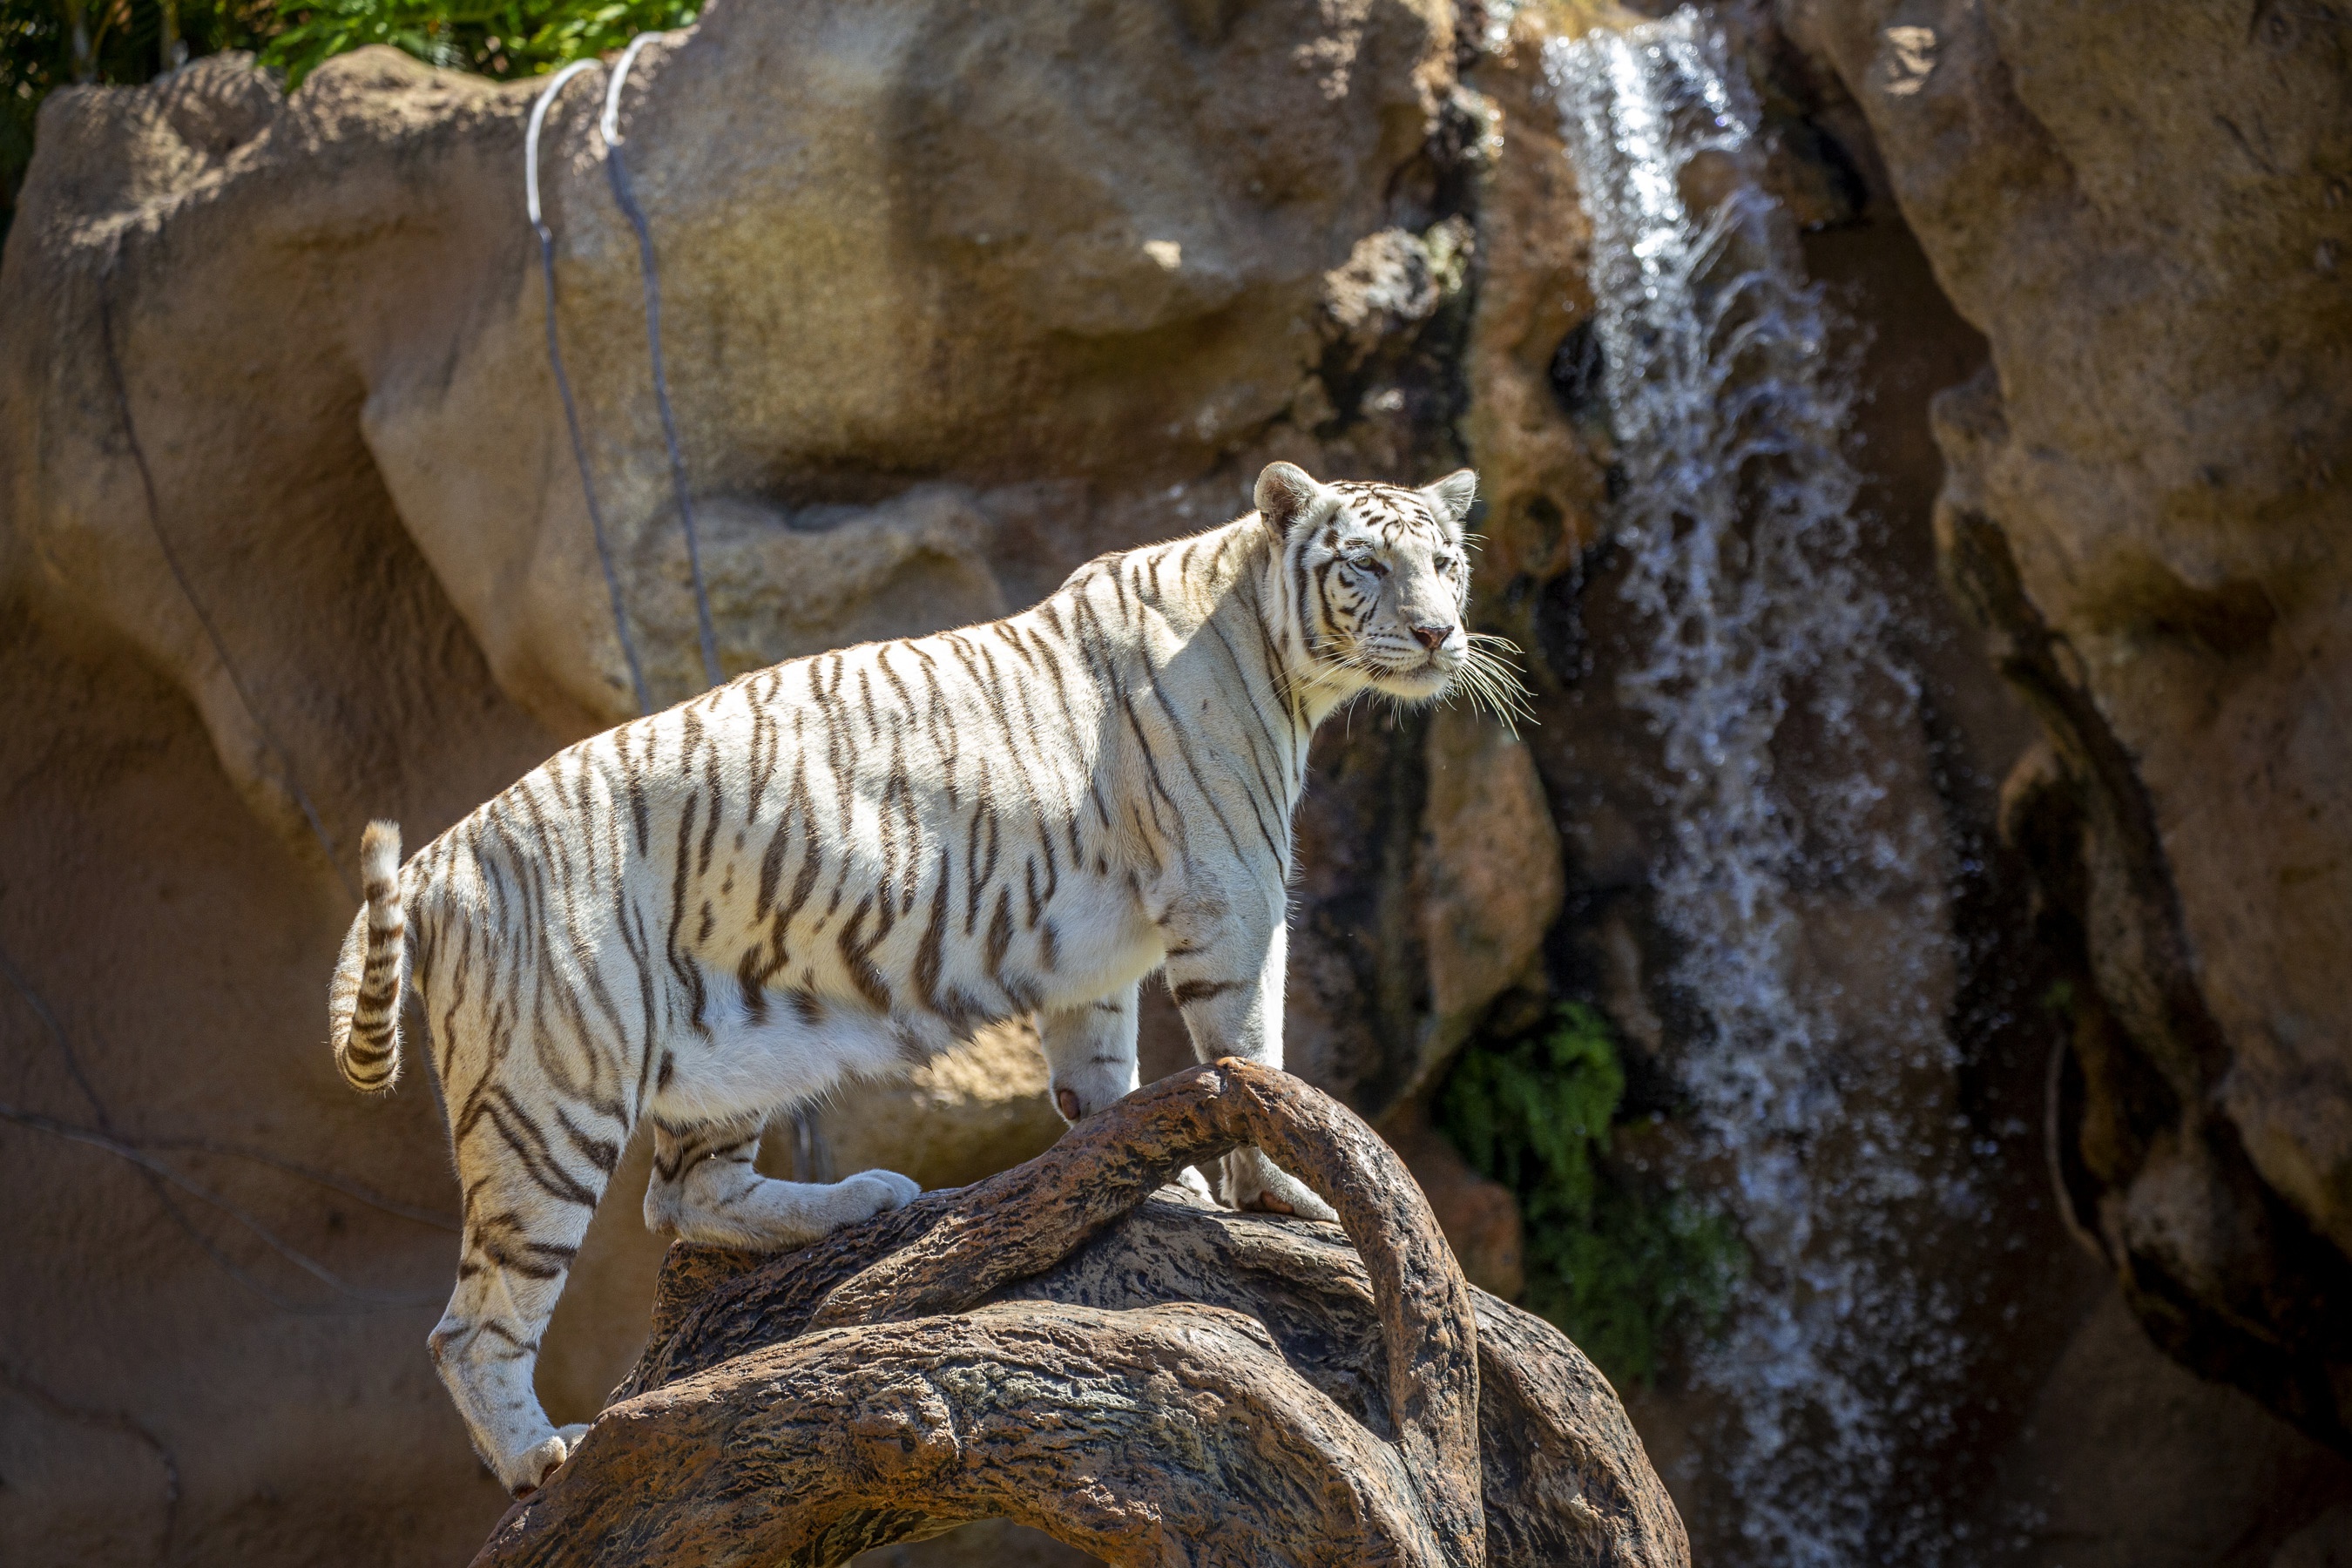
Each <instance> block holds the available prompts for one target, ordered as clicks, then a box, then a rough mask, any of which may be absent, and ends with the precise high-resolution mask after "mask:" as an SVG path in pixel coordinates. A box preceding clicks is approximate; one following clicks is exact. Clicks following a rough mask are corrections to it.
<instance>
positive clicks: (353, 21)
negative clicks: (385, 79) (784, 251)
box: [0, 0, 702, 234]
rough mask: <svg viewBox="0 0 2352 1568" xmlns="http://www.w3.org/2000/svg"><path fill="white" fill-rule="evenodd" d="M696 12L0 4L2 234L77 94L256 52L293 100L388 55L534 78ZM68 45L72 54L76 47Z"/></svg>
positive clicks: (395, 0) (690, 7)
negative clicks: (318, 73) (196, 61)
mask: <svg viewBox="0 0 2352 1568" xmlns="http://www.w3.org/2000/svg"><path fill="white" fill-rule="evenodd" d="M701 7H702V0H0V234H5V232H6V225H7V222H8V220H9V219H10V218H12V217H13V216H15V213H16V189H17V187H18V186H19V185H20V184H23V182H24V177H25V168H26V164H28V163H31V161H32V156H33V131H34V126H35V123H36V120H37V116H38V115H39V113H40V108H41V104H42V101H43V100H46V99H47V97H48V95H49V94H50V93H51V92H52V91H54V90H55V89H58V88H60V87H65V86H68V85H70V84H71V83H73V82H76V81H91V82H111V83H118V84H135V83H139V82H144V81H150V80H152V79H154V78H155V77H156V76H157V75H159V74H161V73H162V72H163V71H165V70H168V69H170V68H171V67H172V65H173V59H174V57H175V55H176V54H177V50H176V49H175V48H174V47H173V43H172V42H171V41H170V40H172V39H174V38H175V39H176V40H177V43H178V44H179V45H180V46H183V47H184V48H185V50H186V53H187V55H188V56H189V57H194V56H196V55H208V54H215V53H218V52H219V51H220V50H222V49H251V50H254V51H256V52H257V54H259V56H260V57H261V63H262V64H263V65H265V66H268V67H271V68H276V69H278V70H281V71H283V72H285V74H286V85H287V86H288V88H289V89H292V88H296V87H299V86H300V85H301V83H302V79H303V78H304V77H307V76H309V75H310V73H311V72H312V71H314V70H316V69H317V68H319V67H320V65H322V64H324V63H325V62H326V61H327V60H329V59H331V58H333V57H334V56H336V55H340V54H342V53H345V52H346V51H348V50H351V49H356V48H359V47H362V46H363V45H366V44H390V45H392V46H393V47H394V48H398V49H404V50H406V51H407V52H408V53H410V54H412V55H415V57H416V58H418V59H420V60H424V61H425V62H426V63H427V64H429V65H436V66H440V67H443V68H450V69H457V70H469V71H475V72H478V73H479V74H480V75H483V76H490V77H499V78H512V77H526V76H533V75H537V74H538V73H540V72H542V71H549V70H553V69H555V68H557V67H559V66H562V65H564V64H567V63H569V62H570V61H572V60H575V59H579V58H583V57H585V56H588V55H596V54H604V53H606V52H609V51H611V50H614V49H618V48H619V47H622V46H623V45H624V44H625V43H627V42H628V41H629V39H630V38H631V37H635V35H636V34H638V33H643V32H649V31H653V30H655V29H667V28H671V27H683V26H687V25H688V23H690V22H692V21H693V20H694V19H695V16H697V15H698V13H699V12H700V10H701ZM77 37H79V44H77V42H76V40H77Z"/></svg>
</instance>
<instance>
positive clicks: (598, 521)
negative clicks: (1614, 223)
mask: <svg viewBox="0 0 2352 1568" xmlns="http://www.w3.org/2000/svg"><path fill="white" fill-rule="evenodd" d="M596 63H597V62H596V61H594V60H574V61H573V62H572V64H570V65H568V66H565V67H564V68H562V70H560V71H558V72H556V73H555V79H554V80H552V81H551V82H549V83H548V84H547V85H546V86H545V87H543V88H541V89H540V93H539V97H538V98H537V99H536V100H533V101H532V103H531V106H530V130H529V131H527V132H524V134H523V205H524V206H525V208H526V209H527V210H528V211H529V212H530V226H531V232H532V233H534V234H536V235H538V236H539V275H540V279H541V281H542V282H544V283H545V284H546V285H547V363H548V364H549V365H550V366H551V367H552V368H553V370H554V372H555V390H556V393H557V395H559V396H561V397H562V399H563V424H564V427H565V428H566V429H567V430H569V431H570V432H571V433H572V460H573V461H574V462H576V463H578V464H579V466H580V493H581V494H582V496H583V497H584V498H586V500H587V502H588V526H589V528H590V530H591V531H593V532H594V534H595V536H596V563H597V564H598V565H600V566H602V567H603V568H604V592H605V595H607V596H608V597H609V598H610V599H611V600H612V602H613V630H614V633H615V634H617V635H618V636H619V637H620V639H621V657H622V658H625V659H626V660H627V661H628V664H629V689H630V690H631V691H632V692H633V693H635V697H636V700H637V711H638V712H640V713H650V712H652V711H653V700H652V698H651V697H650V696H649V695H648V694H647V692H646V671H645V667H644V666H643V665H642V664H641V663H639V662H638V659H637V645H636V642H635V639H634V638H633V637H630V636H629V616H628V611H627V608H626V607H625V605H623V604H622V602H621V579H620V577H619V575H618V574H616V573H615V572H614V570H613V552H612V547H611V546H610V545H609V544H607V543H606V542H605V539H604V511H603V509H601V508H600V507H598V506H597V504H596V481H595V479H594V477H593V475H592V474H591V473H590V471H589V468H588V448H587V446H586V444H585V443H584V442H583V441H582V440H581V438H580V408H579V405H577V404H575V403H574V402H573V401H572V378H571V377H570V376H569V375H567V374H564V370H563V348H562V343H561V342H559V341H558V339H557V336H556V331H555V235H554V232H553V231H552V230H551V229H550V228H549V227H548V226H547V220H546V219H545V218H544V217H542V216H541V213H540V205H539V132H540V127H541V125H543V124H545V123H546V121H547V111H548V110H549V109H550V108H551V107H552V106H553V104H554V102H555V95H556V94H557V93H559V92H562V90H563V88H564V84H565V83H567V82H569V81H570V80H571V79H572V78H573V77H575V76H578V75H579V74H580V73H581V72H582V71H584V70H586V69H588V68H591V67H592V66H593V65H595V64H596Z"/></svg>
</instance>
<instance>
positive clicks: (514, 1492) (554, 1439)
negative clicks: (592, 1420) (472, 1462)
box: [498, 1421, 588, 1502]
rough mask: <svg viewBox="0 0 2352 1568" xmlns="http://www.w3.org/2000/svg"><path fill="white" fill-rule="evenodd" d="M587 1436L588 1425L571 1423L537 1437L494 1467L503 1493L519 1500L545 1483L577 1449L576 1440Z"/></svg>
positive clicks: (578, 1441) (577, 1443)
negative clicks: (533, 1441) (548, 1434)
mask: <svg viewBox="0 0 2352 1568" xmlns="http://www.w3.org/2000/svg"><path fill="white" fill-rule="evenodd" d="M587 1435H588V1424H587V1423H586V1422H584V1421H579V1422H574V1423H572V1425H571V1426H566V1427H564V1428H563V1429H562V1430H561V1431H559V1432H556V1433H554V1434H552V1435H551V1436H547V1437H544V1438H542V1439H541V1440H540V1441H539V1442H537V1443H534V1444H532V1445H531V1446H530V1447H528V1448H525V1449H524V1450H523V1451H522V1452H521V1453H520V1454H518V1455H516V1456H515V1457H514V1458H512V1459H509V1460H508V1461H507V1462H506V1463H505V1464H502V1465H500V1466H499V1467H498V1470H499V1481H500V1482H502V1483H503V1484H504V1485H505V1487H506V1489H507V1495H508V1496H509V1497H511V1498H513V1499H515V1500H517V1501H518V1502H520V1500H522V1499H524V1498H527V1497H529V1496H530V1494H531V1493H533V1492H535V1491H537V1490H539V1489H540V1488H541V1487H542V1486H544V1485H546V1484H547V1478H548V1477H550V1476H551V1475H553V1474H554V1473H555V1472H556V1471H557V1470H558V1469H560V1468H562V1465H563V1461H564V1460H566V1459H568V1458H571V1457H572V1453H573V1452H574V1451H575V1450H576V1449H578V1448H579V1447H580V1439H581V1438H583V1437H584V1436H587Z"/></svg>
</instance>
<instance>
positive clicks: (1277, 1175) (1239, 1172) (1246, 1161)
mask: <svg viewBox="0 0 2352 1568" xmlns="http://www.w3.org/2000/svg"><path fill="white" fill-rule="evenodd" d="M1225 1193H1226V1195H1227V1196H1228V1197H1229V1198H1230V1199H1231V1200H1232V1202H1233V1205H1234V1207H1235V1208H1237V1209H1263V1210H1265V1212H1266V1213H1268V1214H1287V1215H1297V1216H1298V1217H1299V1218H1301V1219H1319V1220H1324V1221H1336V1220H1338V1219H1339V1211H1338V1210H1337V1209H1335V1208H1333V1207H1332V1206H1331V1205H1329V1204H1327V1203H1325V1202H1324V1201H1323V1200H1322V1199H1321V1198H1319V1197H1317V1196H1316V1195H1315V1193H1314V1190H1313V1189H1312V1188H1310V1187H1308V1186H1307V1184H1306V1183H1304V1182H1302V1181H1300V1180H1299V1179H1298V1178H1297V1177H1296V1176H1294V1175H1292V1174H1291V1173H1289V1172H1287V1171H1285V1170H1282V1169H1281V1168H1279V1167H1278V1166H1276V1164H1275V1163H1274V1162H1273V1161H1271V1160H1269V1159H1267V1158H1266V1157H1265V1155H1264V1154H1262V1153H1260V1152H1258V1151H1257V1150H1255V1149H1252V1148H1247V1147H1244V1148H1240V1149H1236V1150H1234V1152H1232V1153H1230V1154H1228V1155H1226V1156H1225Z"/></svg>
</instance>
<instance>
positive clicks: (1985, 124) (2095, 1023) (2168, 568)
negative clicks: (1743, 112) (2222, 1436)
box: [1785, 0, 2352, 1446]
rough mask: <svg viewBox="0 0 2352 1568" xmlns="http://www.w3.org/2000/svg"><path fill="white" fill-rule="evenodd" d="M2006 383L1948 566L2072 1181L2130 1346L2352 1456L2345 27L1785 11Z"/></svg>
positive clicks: (2159, 11)
mask: <svg viewBox="0 0 2352 1568" xmlns="http://www.w3.org/2000/svg"><path fill="white" fill-rule="evenodd" d="M1785 10H1786V11H1787V12H1788V14H1789V17H1790V31H1791V33H1792V34H1793V35H1794V36H1795V37H1798V38H1799V39H1801V41H1802V42H1803V43H1804V44H1805V45H1806V47H1809V48H1811V50H1813V51H1815V52H1816V53H1817V54H1818V56H1819V57H1820V58H1821V59H1822V61H1823V62H1824V64H1825V66H1826V67H1827V68H1829V69H1831V70H1833V71H1834V73H1835V76H1836V79H1838V80H1840V81H1842V82H1843V84H1844V87H1845V89H1846V90H1847V91H1848V92H1849V93H1850V94H1851V95H1852V97H1853V100H1854V101H1855V102H1856V103H1858V104H1859V105H1860V107H1861V109H1862V110H1863V112H1864V114H1866V115H1867V117H1868V120H1869V123H1870V126H1871V128H1872V130H1873V131H1874V133H1875V136H1876V139H1877V144H1878V147H1879V150H1880V152H1881V153H1882V154H1883V156H1884V157H1885V162H1886V167H1887V170H1888V173H1889V176H1890V178H1891V179H1892V181H1893V184H1894V187H1895V194H1896V195H1897V196H1898V198H1899V199H1900V201H1901V202H1902V205H1903V209H1904V212H1905V214H1906V216H1907V217H1908V218H1909V220H1910V222H1911V224H1912V226H1913V227H1914V228H1915V230H1916V232H1917V233H1918V235H1919V237H1920V242H1921V244H1922V245H1923V246H1924V247H1925V248H1926V250H1927V254H1928V256H1929V258H1931V259H1932V260H1933V261H1934V263H1935V265H1936V268H1937V278H1938V279H1939V280H1940V281H1941V283H1942V284H1943V286H1944V288H1945V289H1946V290H1947V292H1948V294H1949V295H1950V297H1951V299H1952V300H1953V303H1954V304H1955V305H1956V306H1957V308H1958V310H1960V311H1961V313H1962V314H1963V315H1965V316H1967V317H1968V318H1969V321H1971V322H1973V323H1974V324H1975V325H1977V326H1978V327H1979V328H1980V329H1981V330H1982V331H1984V333H1985V334H1986V336H1987V338H1988V340H1989V341H1990V347H1991V363H1990V367H1989V368H1988V369H1987V371H1986V372H1985V374H1982V375H1980V376H1979V377H1977V378H1976V379H1974V380H1972V381H1970V382H1969V384H1967V385H1966V386H1964V387H1960V388H1957V389H1955V390H1954V391H1953V392H1951V393H1950V394H1948V395H1947V396H1946V397H1945V398H1944V399H1943V401H1942V402H1941V404H1940V405H1939V410H1938V418H1937V434H1938V437H1939V438H1940V440H1941V442H1942V445H1943V447H1944V450H1945V454H1946V457H1947V459H1948V463H1949V465H1950V471H1949V474H1948V479H1947V480H1946V483H1945V487H1944V492H1943V496H1942V499H1941V500H1940V502H1939V506H1938V512H1937V531H1938V538H1939V542H1940V543H1941V546H1942V548H1943V550H1944V551H1945V552H1946V556H1947V560H1948V571H1949V573H1950V574H1951V576H1952V578H1953V580H1954V583H1955V585H1956V587H1957V588H1958V592H1959V594H1960V595H1961V596H1962V597H1963V598H1964V599H1965V600H1967V601H1968V602H1969V603H1970V605H1972V607H1973V608H1974V609H1975V611H1976V612H1977V614H1978V615H1979V616H1981V617H1983V618H1984V619H1985V621H1986V622H1987V623H1988V624H1989V625H1990V626H1991V627H1992V628H1993V630H1994V633H1995V644H1994V651H1995V656H1996V658H1999V659H2000V661H2001V664H2002V667H2003V668H2004V672H2005V673H2007V674H2008V675H2009V676H2010V677H2011V679H2012V680H2013V681H2015V682H2016V683H2017V685H2018V687H2019V688H2020V689H2021V690H2022V691H2023V692H2025V693H2026V695H2027V696H2028V698H2029V699H2030V700H2032V703H2033V705H2034V707H2035V710H2036V711H2037V714H2038V715H2039V717H2040V718H2041V720H2042V723H2043V725H2044V727H2045V729H2046V730H2047V731H2048V733H2049V736H2050V741H2051V746H2052V753H2053V754H2052V756H2051V758H2050V759H2048V760H2047V762H2046V763H2039V764H2036V768H2037V771H2034V772H2032V773H2027V774H2024V775H2021V776H2020V778H2019V779H2017V780H2016V781H2014V783H2013V784H2012V788H2011V800H2012V805H2013V810H2012V813H2011V817H2012V826H2013V828H2014V830H2015V831H2017V832H2019V833H2021V834H2024V835H2028V836H2031V837H2033V838H2034V844H2033V847H2034V850H2035V852H2036V856H2037V859H2038V860H2039V861H2040V862H2041V865H2042V872H2043V884H2044V888H2045V893H2046V896H2047V897H2048V898H2049V899H2050V900H2052V903H2053V910H2052V913H2053V918H2054V919H2055V921H2056V922H2057V923H2058V924H2060V925H2063V927H2064V928H2066V929H2065V931H2063V932H2062V933H2061V940H2072V941H2073V942H2075V943H2076V944H2077V946H2078V949H2079V952H2080V959H2079V962H2080V963H2081V965H2082V973H2081V974H2080V978H2079V982H2078V984H2077V985H2076V987H2075V991H2074V999H2073V1001H2074V1048H2073V1051H2072V1053H2071V1056H2070V1058H2069V1059H2068V1060H2067V1061H2066V1063H2065V1064H2064V1065H2063V1068H2062V1069H2061V1070H2062V1074H2063V1078H2062V1081H2061V1085H2060V1091H2059V1106H2058V1116H2059V1120H2060V1124H2059V1128H2058V1133H2059V1147H2058V1157H2059V1160H2060V1163H2061V1168H2062V1172H2063V1175H2064V1177H2065V1181H2066V1190H2067V1193H2068V1195H2069V1199H2070V1202H2071V1204H2072V1205H2073V1209H2074V1219H2075V1221H2076V1223H2077V1225H2078V1226H2080V1227H2081V1229H2082V1231H2083V1233H2084V1235H2085V1236H2086V1237H2089V1238H2091V1239H2092V1240H2093V1241H2094V1242H2095V1245H2096V1246H2097V1247H2099V1248H2100V1249H2101V1251H2102V1252H2103V1253H2104V1254H2105V1257H2106V1258H2108V1259H2109V1261H2110V1262H2111V1263H2112V1264H2113V1266H2114V1267H2115V1268H2116V1271H2117V1273H2118V1276H2119V1277H2120V1278H2122V1279H2124V1280H2125V1282H2126V1291H2127V1293H2128V1294H2129V1295H2130V1297H2131V1299H2132V1300H2133V1303H2134V1306H2135V1308H2136V1309H2137V1311H2138V1312H2139V1314H2140V1316H2141V1318H2142V1321H2144V1322H2146V1323H2147V1326H2148V1327H2149V1329H2150V1331H2151V1332H2153V1333H2154V1334H2155V1335H2156V1337H2157V1338H2158V1340H2159V1341H2160V1342H2163V1343H2164V1344H2166V1346H2167V1347H2168V1349H2170V1350H2172V1351H2173V1352H2174V1353H2176V1354H2178V1355H2179V1356H2181V1357H2182V1358H2183V1359H2184V1360H2186V1361H2188V1362H2189V1363H2190V1364H2191V1365H2192V1366H2195V1367H2198V1368H2199V1369H2200V1370H2201V1371H2204V1372H2206V1373H2210V1374H2211V1375H2214V1376H2219V1377H2224V1378H2228V1379H2230V1380H2231V1381H2234V1382H2237V1383H2239V1384H2242V1386H2245V1387H2247V1388H2249V1389H2251V1390H2252V1391H2253V1392H2254V1393H2256V1394H2258V1395H2259V1396H2260V1397H2262V1398H2263V1400H2264V1401H2265V1402H2267V1403H2269V1404H2270V1405H2272V1406H2273V1408H2275V1409H2277V1410H2279V1411H2280V1412H2281V1413H2282V1414H2284V1415H2287V1416H2288V1417H2289V1418H2291V1419H2293V1420H2294V1421H2296V1422H2298V1423H2299V1424H2301V1425H2302V1426H2305V1429H2306V1430H2309V1431H2311V1432H2313V1433H2315V1434H2317V1435H2320V1436H2324V1437H2326V1439H2327V1440H2329V1441H2331V1442H2333V1443H2336V1444H2337V1445H2338V1446H2344V1445H2346V1444H2347V1443H2352V1331H2347V1322H2352V1318H2348V1317H2347V1312H2346V1310H2345V1302H2346V1300H2347V1296H2346V1290H2347V1287H2352V990H2347V987H2346V986H2345V985H2344V984H2343V983H2342V978H2341V975H2340V973H2338V972H2339V971H2340V969H2341V968H2342V955H2343V953H2344V952H2347V949H2352V789H2347V785H2346V782H2345V781H2346V779H2347V773H2352V724H2347V712H2352V710H2347V702H2352V467H2347V463H2346V454H2347V453H2352V392H2347V387H2352V377H2347V371H2352V286H2347V277H2352V274H2347V271H2346V270H2345V265H2346V259H2347V254H2352V184H2347V180H2352V110H2348V109H2347V99H2346V96H2345V79H2346V78H2345V58H2346V56H2345V51H2346V49H2347V47H2352V33H2347V21H2346V18H2345V17H2344V16H2341V15H2340V14H2339V13H2338V12H2337V11H2336V10H2335V9H2332V8H2316V7H2308V6H2294V5H2256V6H2252V7H2248V6H2245V5H2221V4H2195V3H2189V0H2166V3H2163V4H2158V5H2141V6H2133V7H2129V8H2128V9H2127V10H2126V9H2124V8H2118V7H2110V6H2095V5H2059V6H2052V5H2034V4H2022V3H2008V0H1994V3H1992V4H1984V5H1979V4H1965V5H1963V4H1958V3H1955V4H1948V5H1881V4H1838V3H1834V0H1816V3H1803V0H1797V3H1792V4H1790V5H1787V6H1786V7H1785Z"/></svg>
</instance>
